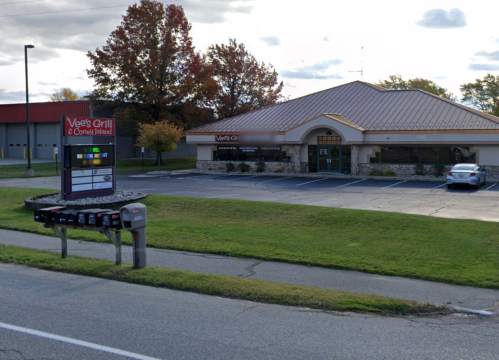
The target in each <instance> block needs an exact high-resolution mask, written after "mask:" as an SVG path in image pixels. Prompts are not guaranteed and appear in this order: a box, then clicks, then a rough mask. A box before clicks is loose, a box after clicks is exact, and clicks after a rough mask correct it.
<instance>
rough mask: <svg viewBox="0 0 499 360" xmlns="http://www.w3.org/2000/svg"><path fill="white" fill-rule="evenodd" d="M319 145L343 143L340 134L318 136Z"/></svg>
mask: <svg viewBox="0 0 499 360" xmlns="http://www.w3.org/2000/svg"><path fill="white" fill-rule="evenodd" d="M317 145H341V137H339V136H318V137H317Z"/></svg>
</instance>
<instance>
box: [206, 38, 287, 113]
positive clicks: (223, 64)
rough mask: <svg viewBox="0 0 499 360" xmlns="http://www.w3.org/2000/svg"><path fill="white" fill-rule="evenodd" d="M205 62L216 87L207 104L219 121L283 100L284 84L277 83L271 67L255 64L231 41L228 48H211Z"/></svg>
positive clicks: (243, 49) (220, 46) (225, 46)
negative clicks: (210, 106) (211, 107)
mask: <svg viewBox="0 0 499 360" xmlns="http://www.w3.org/2000/svg"><path fill="white" fill-rule="evenodd" d="M205 61H206V65H207V66H209V67H211V68H212V72H213V77H214V80H215V83H216V86H217V88H216V95H215V98H214V99H213V101H211V102H210V103H211V105H212V106H213V107H214V108H215V110H216V113H217V115H218V117H219V118H221V119H223V118H227V117H230V116H235V115H239V114H243V113H245V112H248V111H251V110H255V109H260V108H262V107H265V106H269V105H273V104H276V103H277V102H278V101H279V100H280V99H281V98H282V95H281V91H282V88H283V83H282V82H281V83H278V80H277V75H278V74H277V72H276V71H275V69H274V68H273V66H272V65H270V64H269V65H266V64H265V63H263V62H261V63H260V62H258V61H257V60H256V59H255V57H254V56H253V55H251V54H250V53H249V52H248V51H247V50H246V48H245V47H244V45H243V44H238V43H237V42H236V40H234V39H230V40H229V44H228V45H225V44H222V45H212V46H210V47H209V48H208V51H207V54H206V55H205Z"/></svg>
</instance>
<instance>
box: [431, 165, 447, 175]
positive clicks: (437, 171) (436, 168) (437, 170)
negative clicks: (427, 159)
mask: <svg viewBox="0 0 499 360" xmlns="http://www.w3.org/2000/svg"><path fill="white" fill-rule="evenodd" d="M444 170H445V165H443V164H434V165H433V175H435V177H440V176H444Z"/></svg>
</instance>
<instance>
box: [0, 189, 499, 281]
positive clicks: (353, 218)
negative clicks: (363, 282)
mask: <svg viewBox="0 0 499 360" xmlns="http://www.w3.org/2000/svg"><path fill="white" fill-rule="evenodd" d="M49 192H52V191H50V190H46V191H43V190H39V189H35V190H34V189H12V188H0V199H2V201H1V202H0V227H2V228H8V229H15V230H22V231H29V232H37V233H41V234H48V235H51V233H50V232H49V231H48V230H46V229H44V228H43V226H42V225H41V224H39V223H35V222H33V220H32V213H31V212H30V211H26V210H24V209H23V205H22V204H23V199H24V198H26V197H28V196H32V195H36V194H42V193H49ZM144 204H146V205H147V207H148V227H147V243H148V246H152V247H157V248H165V249H177V250H187V251H195V252H205V253H215V254H224V255H229V256H236V257H253V258H259V259H264V260H277V261H284V262H290V263H299V264H307V265H316V266H323V267H332V268H340V269H349V270H360V271H365V272H370V273H378V274H386V275H397V276H405V277H413V278H421V279H427V280H433V281H440V282H448V283H455V284H463V285H472V286H479V287H490V288H499V241H498V234H499V223H492V222H483V221H475V220H453V219H443V218H434V217H427V216H418V215H406V214H396V213H385V212H376V211H362V210H348V209H334V208H326V207H314V206H303V205H289V204H276V203H260V202H250V201H239V200H223V199H199V198H188V197H173V196H161V195H151V196H149V197H148V198H147V199H145V201H144ZM124 233H126V234H124V235H125V236H124V238H123V242H124V243H125V244H130V243H131V241H130V237H129V235H128V233H127V232H124ZM69 236H70V237H71V238H73V239H82V240H91V241H101V242H105V241H107V240H106V239H105V237H104V236H102V235H100V234H96V233H93V232H84V231H69Z"/></svg>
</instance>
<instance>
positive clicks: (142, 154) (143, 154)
mask: <svg viewBox="0 0 499 360" xmlns="http://www.w3.org/2000/svg"><path fill="white" fill-rule="evenodd" d="M141 150H142V151H141V153H142V171H144V147H142V149H141Z"/></svg>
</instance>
